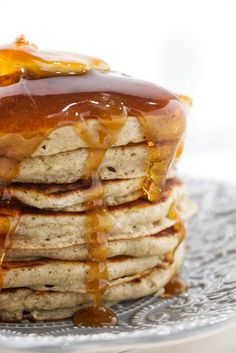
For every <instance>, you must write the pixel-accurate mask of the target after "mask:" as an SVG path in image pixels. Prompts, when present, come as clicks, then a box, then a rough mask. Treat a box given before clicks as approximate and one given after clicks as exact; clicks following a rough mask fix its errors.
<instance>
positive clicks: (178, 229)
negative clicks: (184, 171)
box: [164, 144, 187, 297]
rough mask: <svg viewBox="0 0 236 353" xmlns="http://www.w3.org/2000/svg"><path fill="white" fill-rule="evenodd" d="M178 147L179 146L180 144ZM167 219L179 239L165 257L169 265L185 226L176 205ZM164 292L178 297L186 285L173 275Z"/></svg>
mask: <svg viewBox="0 0 236 353" xmlns="http://www.w3.org/2000/svg"><path fill="white" fill-rule="evenodd" d="M180 146H181V144H180ZM181 152H182V151H181ZM167 217H168V218H170V219H172V220H174V221H175V222H176V223H175V224H174V225H173V230H174V232H175V233H177V234H178V237H179V242H178V244H177V246H176V248H175V249H174V250H173V251H170V252H169V253H168V254H167V255H166V260H167V261H168V262H170V263H173V261H174V255H175V252H176V250H177V248H178V247H179V245H180V244H181V242H182V241H183V240H184V238H185V226H184V222H183V221H182V219H181V217H180V215H179V212H178V211H177V209H176V205H175V204H174V203H173V204H172V205H171V207H170V209H169V211H168V214H167ZM164 290H165V291H164V296H165V297H170V296H173V295H179V294H181V293H183V292H185V291H186V290H187V285H186V283H185V281H184V280H183V279H182V278H180V277H179V275H177V274H175V275H174V276H173V277H172V278H171V280H170V281H169V282H168V283H167V284H166V286H165V288H164Z"/></svg>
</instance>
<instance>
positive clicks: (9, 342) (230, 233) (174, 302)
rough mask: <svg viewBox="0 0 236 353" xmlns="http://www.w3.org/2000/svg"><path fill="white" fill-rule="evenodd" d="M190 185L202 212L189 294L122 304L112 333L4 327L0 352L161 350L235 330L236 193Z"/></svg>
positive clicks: (194, 232) (191, 254)
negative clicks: (222, 328)
mask: <svg viewBox="0 0 236 353" xmlns="http://www.w3.org/2000/svg"><path fill="white" fill-rule="evenodd" d="M188 185H189V191H190V196H191V197H192V198H193V199H194V200H196V202H197V204H198V209H199V210H198V213H197V215H195V217H194V218H193V219H192V220H191V221H190V222H189V225H188V231H187V246H188V249H187V256H186V261H185V268H184V272H183V276H184V277H185V278H186V281H187V283H188V285H189V290H188V292H187V293H184V294H182V295H180V296H178V297H173V298H169V299H161V298H158V297H156V296H151V297H146V298H142V299H140V300H136V301H130V302H125V303H122V304H118V305H116V306H115V307H114V309H115V311H116V312H117V314H118V318H119V325H118V326H117V327H114V328H102V329H92V328H91V329H89V328H80V329H78V328H74V327H73V325H72V322H71V321H70V320H65V321H55V322H40V323H29V322H24V323H21V324H7V323H0V352H7V350H8V349H9V351H11V352H17V351H19V352H20V351H24V352H25V351H30V352H41V351H43V352H57V351H58V349H59V350H60V352H74V351H75V350H76V351H77V350H78V351H79V352H80V353H83V352H87V351H88V350H89V352H96V351H98V350H99V351H103V349H104V350H105V347H106V345H107V344H108V343H109V345H110V346H114V347H117V348H119V347H120V349H121V348H122V347H123V346H124V345H125V346H126V347H132V345H133V344H134V342H135V344H138V343H139V342H140V343H143V342H148V343H153V344H157V345H158V344H159V343H163V342H171V341H172V340H176V339H179V338H181V337H191V336H192V335H194V334H196V333H200V332H206V331H207V330H212V328H217V327H219V325H221V324H223V323H224V324H226V323H228V322H230V321H232V320H235V325H236V190H235V189H234V188H233V187H232V186H230V185H226V184H223V183H222V184H220V183H216V182H211V181H204V180H201V181H190V182H188ZM118 351H119V349H118Z"/></svg>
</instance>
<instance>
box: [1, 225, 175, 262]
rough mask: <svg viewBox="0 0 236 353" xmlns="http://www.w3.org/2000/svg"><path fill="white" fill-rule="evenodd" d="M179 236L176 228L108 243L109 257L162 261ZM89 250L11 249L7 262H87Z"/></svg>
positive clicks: (63, 248)
mask: <svg viewBox="0 0 236 353" xmlns="http://www.w3.org/2000/svg"><path fill="white" fill-rule="evenodd" d="M179 241H180V239H179V234H178V233H176V232H175V230H174V228H173V227H171V228H167V229H165V230H164V231H162V232H159V233H157V234H153V235H146V236H144V237H139V238H134V239H123V240H113V241H110V242H109V243H108V249H107V257H108V258H109V257H114V256H120V255H126V256H134V257H143V256H155V255H156V256H158V257H159V258H160V259H161V260H162V259H163V258H164V256H165V255H166V254H167V253H168V252H172V251H174V249H175V248H176V247H177V245H178V243H179ZM87 256H88V248H87V245H86V244H81V245H73V246H67V247H62V248H57V247H56V248H54V249H45V248H37V249H30V248H28V249H25V248H13V247H11V248H10V249H9V250H8V251H7V256H6V258H5V260H6V261H16V260H18V261H19V260H37V259H40V258H49V259H59V260H86V259H87Z"/></svg>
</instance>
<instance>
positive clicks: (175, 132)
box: [0, 36, 185, 326]
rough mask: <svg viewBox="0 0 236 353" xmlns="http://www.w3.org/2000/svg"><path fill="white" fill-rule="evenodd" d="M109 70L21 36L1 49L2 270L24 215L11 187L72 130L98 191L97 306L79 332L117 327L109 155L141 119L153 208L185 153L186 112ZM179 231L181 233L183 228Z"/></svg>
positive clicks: (91, 281) (92, 284)
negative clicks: (108, 294) (107, 302)
mask: <svg viewBox="0 0 236 353" xmlns="http://www.w3.org/2000/svg"><path fill="white" fill-rule="evenodd" d="M108 70H109V68H108V66H107V64H106V63H104V62H103V61H101V60H98V59H94V58H90V57H86V56H78V55H75V54H65V53H58V52H50V53H48V52H40V51H38V50H37V48H36V47H35V46H34V45H32V44H30V43H29V42H27V41H26V40H25V39H24V37H22V36H21V37H19V38H17V40H16V42H15V43H14V44H13V45H8V46H4V47H1V48H0V189H1V194H0V196H1V212H0V234H1V235H0V239H1V244H0V245H1V249H2V252H1V264H2V262H3V260H4V257H5V254H6V251H7V249H8V248H9V247H10V245H11V238H12V237H13V236H14V230H15V229H16V226H17V223H18V222H19V219H20V214H21V208H20V206H17V205H16V204H14V202H13V199H12V197H11V183H12V182H13V181H14V178H15V176H16V175H17V173H18V170H19V166H20V163H21V162H22V161H23V160H24V159H26V158H28V157H29V156H31V155H32V153H33V152H34V151H35V150H36V149H37V147H38V146H39V145H40V143H41V142H42V141H43V140H44V139H45V138H46V137H47V136H48V135H49V134H50V133H51V132H52V131H53V130H55V129H57V128H58V127H61V126H67V125H72V126H73V127H74V128H75V130H76V132H77V133H78V135H79V136H80V137H81V138H82V139H83V140H84V141H85V142H86V144H87V146H88V147H89V159H88V163H87V166H86V169H85V171H84V182H85V183H86V184H87V185H88V186H90V188H91V189H92V195H91V197H90V199H89V200H87V201H86V202H87V203H88V206H89V209H90V210H89V212H88V217H87V230H88V233H87V235H86V242H87V246H88V253H89V256H88V266H89V271H88V278H87V291H88V293H89V294H90V295H91V297H92V301H93V305H92V306H91V307H89V308H84V309H82V310H80V311H79V312H78V313H77V314H76V315H75V318H74V322H75V324H76V325H78V326H80V325H86V326H102V325H114V324H115V323H116V318H115V315H114V314H113V313H112V312H111V311H110V310H109V309H107V308H105V307H104V306H102V298H103V294H104V292H105V290H106V289H107V288H108V286H109V281H108V273H107V267H106V257H107V247H108V238H109V232H110V229H111V227H112V220H111V219H110V215H109V211H108V209H106V207H105V206H104V195H103V194H104V193H103V185H102V182H101V180H100V175H99V166H100V165H101V163H102V161H103V158H104V156H105V153H106V151H107V149H108V148H110V147H111V146H112V145H113V144H114V142H115V141H116V139H117V137H118V135H119V133H122V127H123V126H124V124H125V123H126V119H127V116H128V115H130V116H135V117H137V118H138V119H139V121H140V124H141V126H142V128H143V131H144V133H145V136H146V140H147V144H148V151H149V168H148V169H147V178H146V180H145V182H144V185H143V191H144V194H145V195H146V197H147V198H148V199H149V200H150V201H152V202H155V201H157V200H158V198H159V197H160V195H161V193H162V190H163V188H164V186H165V179H166V173H167V171H168V168H169V165H170V163H171V162H172V160H173V159H174V158H175V157H176V158H178V156H179V154H180V153H181V151H180V150H181V148H180V147H178V146H180V145H179V142H180V140H181V138H182V135H183V133H184V130H185V113H184V109H183V105H182V103H181V102H180V101H179V99H178V98H177V97H176V96H174V95H173V94H171V93H169V92H167V91H165V90H164V89H162V88H160V87H158V86H156V85H154V84H150V83H146V82H143V81H139V80H135V79H133V78H131V77H128V76H124V75H118V74H114V73H112V72H109V71H108ZM91 118H95V119H97V120H98V122H99V124H98V128H96V130H95V129H93V130H91V131H89V130H88V128H87V125H86V121H87V119H91ZM170 217H171V214H170ZM179 224H180V223H179ZM176 227H177V228H178V223H177V225H176ZM179 227H180V226H179ZM177 228H176V230H177ZM178 231H179V232H180V233H181V227H180V229H179V230H178ZM1 273H2V271H1ZM0 277H1V280H0V281H1V287H2V285H3V276H2V275H1V276H0Z"/></svg>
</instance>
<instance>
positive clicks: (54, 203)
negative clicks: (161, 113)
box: [11, 177, 144, 212]
mask: <svg viewBox="0 0 236 353" xmlns="http://www.w3.org/2000/svg"><path fill="white" fill-rule="evenodd" d="M143 182H144V178H143V177H141V178H133V179H124V180H109V181H104V182H103V192H104V203H105V205H106V206H114V205H120V204H123V203H126V202H130V201H134V200H137V199H138V198H139V197H141V196H142V195H143V191H142V186H143ZM11 194H12V195H13V196H14V198H15V199H17V200H18V201H20V202H21V203H23V204H25V205H28V206H32V207H36V208H40V209H47V210H50V209H51V210H53V211H58V210H61V211H65V212H67V211H72V212H79V211H84V210H86V209H88V207H89V206H88V201H90V200H92V198H93V197H94V195H96V188H95V187H94V188H91V187H86V186H83V182H82V181H81V182H77V183H72V184H54V185H48V184H21V183H18V184H12V186H11Z"/></svg>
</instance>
